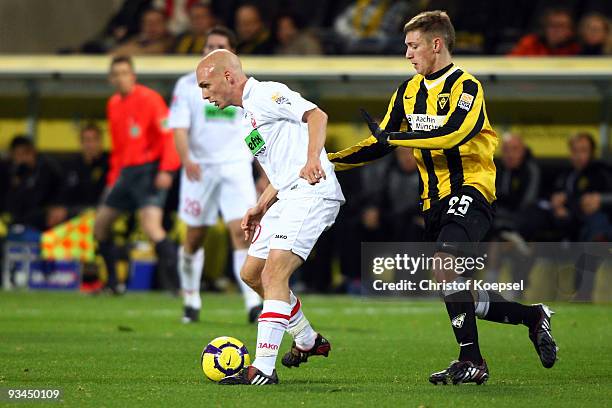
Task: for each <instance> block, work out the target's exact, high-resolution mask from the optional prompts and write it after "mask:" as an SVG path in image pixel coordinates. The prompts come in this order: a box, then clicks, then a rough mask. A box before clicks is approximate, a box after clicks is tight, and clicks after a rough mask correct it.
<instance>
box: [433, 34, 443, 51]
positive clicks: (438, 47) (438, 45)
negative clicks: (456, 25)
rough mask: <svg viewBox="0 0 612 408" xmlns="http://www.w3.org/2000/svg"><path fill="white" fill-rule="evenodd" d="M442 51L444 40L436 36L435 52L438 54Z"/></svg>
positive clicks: (434, 42) (434, 41)
mask: <svg viewBox="0 0 612 408" xmlns="http://www.w3.org/2000/svg"><path fill="white" fill-rule="evenodd" d="M440 51H442V40H441V39H440V37H436V38H434V40H433V52H435V53H436V54H438V53H439V52H440Z"/></svg>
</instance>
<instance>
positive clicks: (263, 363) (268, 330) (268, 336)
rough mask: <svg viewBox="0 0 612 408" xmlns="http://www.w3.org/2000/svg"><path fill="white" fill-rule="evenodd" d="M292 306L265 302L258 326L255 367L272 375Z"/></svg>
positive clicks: (270, 301) (278, 301)
mask: <svg viewBox="0 0 612 408" xmlns="http://www.w3.org/2000/svg"><path fill="white" fill-rule="evenodd" d="M290 313H291V305H290V304H289V303H287V302H283V301H281V300H264V302H263V311H262V312H261V315H260V316H259V324H258V325H257V351H256V352H255V361H254V362H253V366H255V367H257V368H258V369H259V370H261V371H262V372H263V373H264V374H265V375H272V372H273V371H274V367H275V366H276V357H277V356H278V349H279V347H280V344H281V341H282V340H283V334H284V333H285V329H286V328H287V324H288V323H289V315H290Z"/></svg>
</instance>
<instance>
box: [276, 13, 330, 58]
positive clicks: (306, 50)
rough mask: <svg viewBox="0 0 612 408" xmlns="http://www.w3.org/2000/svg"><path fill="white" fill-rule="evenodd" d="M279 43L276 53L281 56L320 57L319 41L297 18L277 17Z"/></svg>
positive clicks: (285, 15)
mask: <svg viewBox="0 0 612 408" xmlns="http://www.w3.org/2000/svg"><path fill="white" fill-rule="evenodd" d="M274 35H275V38H276V41H277V46H276V50H275V53H276V54H281V55H320V54H322V53H323V51H322V49H321V44H320V43H319V40H318V39H317V38H316V37H315V36H314V35H313V34H312V33H311V32H309V31H307V30H304V26H303V24H302V23H301V21H300V20H299V18H298V17H297V16H294V15H292V14H283V15H281V16H279V17H277V19H276V21H275V27H274Z"/></svg>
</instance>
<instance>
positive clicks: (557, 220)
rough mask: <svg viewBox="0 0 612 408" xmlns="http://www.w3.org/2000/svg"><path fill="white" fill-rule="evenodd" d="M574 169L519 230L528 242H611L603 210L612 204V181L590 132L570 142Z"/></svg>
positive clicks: (531, 213)
mask: <svg viewBox="0 0 612 408" xmlns="http://www.w3.org/2000/svg"><path fill="white" fill-rule="evenodd" d="M569 147H570V162H571V164H572V169H570V170H568V171H567V172H565V173H563V174H561V176H560V177H558V179H557V180H556V182H555V192H554V193H553V194H552V195H551V197H550V200H549V201H544V202H541V203H539V205H538V209H537V210H535V212H534V211H530V212H529V214H527V216H526V218H525V220H523V222H522V227H521V228H520V229H521V231H522V233H523V236H525V237H526V238H527V239H534V238H542V237H541V235H539V234H541V232H542V231H545V230H549V231H551V230H552V231H551V232H552V233H553V236H552V237H550V236H549V237H545V239H550V238H552V240H563V239H569V240H572V241H580V242H590V241H604V240H609V239H610V233H611V229H610V228H611V227H610V221H609V218H608V216H607V214H606V213H605V212H604V206H609V205H610V204H612V181H611V180H612V179H611V178H610V173H609V171H608V169H607V168H606V166H605V165H604V164H603V163H601V162H598V161H597V160H595V157H594V155H595V141H594V139H593V136H591V134H589V133H587V132H580V133H578V134H576V135H575V136H573V137H572V138H571V139H570V141H569Z"/></svg>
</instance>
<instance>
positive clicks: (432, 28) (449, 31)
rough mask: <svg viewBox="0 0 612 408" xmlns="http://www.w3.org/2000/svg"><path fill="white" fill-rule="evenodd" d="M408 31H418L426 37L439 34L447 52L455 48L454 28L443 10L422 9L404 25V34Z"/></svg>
mask: <svg viewBox="0 0 612 408" xmlns="http://www.w3.org/2000/svg"><path fill="white" fill-rule="evenodd" d="M410 31H420V32H421V33H423V34H425V35H427V36H428V37H431V36H432V35H439V36H440V37H442V38H443V39H444V44H446V48H447V49H448V51H449V52H452V51H453V48H455V28H454V27H453V23H451V20H450V17H449V16H448V14H446V12H445V11H442V10H434V11H424V12H422V13H419V14H417V15H416V16H414V17H412V19H410V21H408V22H407V23H406V25H404V34H408V33H409V32H410Z"/></svg>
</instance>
